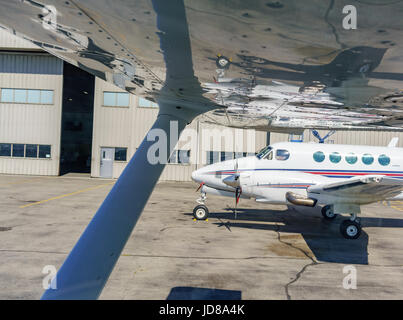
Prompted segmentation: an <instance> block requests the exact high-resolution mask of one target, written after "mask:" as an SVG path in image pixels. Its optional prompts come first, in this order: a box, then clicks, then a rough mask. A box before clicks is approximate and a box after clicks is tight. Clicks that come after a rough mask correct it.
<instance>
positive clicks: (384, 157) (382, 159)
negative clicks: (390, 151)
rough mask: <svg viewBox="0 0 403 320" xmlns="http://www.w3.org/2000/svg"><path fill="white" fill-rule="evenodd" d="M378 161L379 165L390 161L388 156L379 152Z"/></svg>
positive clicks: (384, 164)
mask: <svg viewBox="0 0 403 320" xmlns="http://www.w3.org/2000/svg"><path fill="white" fill-rule="evenodd" d="M378 162H379V164H380V165H381V166H387V165H388V164H389V163H390V158H389V157H388V156H387V155H386V154H381V155H380V156H379V157H378Z"/></svg>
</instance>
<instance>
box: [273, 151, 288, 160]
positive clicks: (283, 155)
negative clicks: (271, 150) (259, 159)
mask: <svg viewBox="0 0 403 320" xmlns="http://www.w3.org/2000/svg"><path fill="white" fill-rule="evenodd" d="M289 157H290V153H289V152H288V151H287V150H283V149H278V150H277V151H276V159H277V160H281V161H284V160H287V159H288V158H289Z"/></svg>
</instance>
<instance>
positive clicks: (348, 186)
mask: <svg viewBox="0 0 403 320" xmlns="http://www.w3.org/2000/svg"><path fill="white" fill-rule="evenodd" d="M307 191H308V193H311V194H327V195H330V196H333V197H338V198H344V199H348V198H353V199H354V200H355V201H356V200H357V199H358V200H359V199H371V200H372V202H373V201H378V200H384V199H388V198H393V197H394V196H397V195H398V194H400V193H401V192H402V191H403V180H401V179H396V178H389V177H387V176H380V175H366V176H361V177H356V178H351V179H348V180H344V181H341V182H332V183H328V184H318V185H314V186H311V187H309V188H308V189H307Z"/></svg>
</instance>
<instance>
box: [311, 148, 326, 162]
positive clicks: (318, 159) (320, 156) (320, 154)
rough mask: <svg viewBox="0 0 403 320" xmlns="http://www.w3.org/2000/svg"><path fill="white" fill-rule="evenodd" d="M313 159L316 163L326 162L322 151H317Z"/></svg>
mask: <svg viewBox="0 0 403 320" xmlns="http://www.w3.org/2000/svg"><path fill="white" fill-rule="evenodd" d="M313 159H314V160H315V161H316V162H322V161H323V160H325V154H324V153H323V152H322V151H317V152H315V153H314V154H313Z"/></svg>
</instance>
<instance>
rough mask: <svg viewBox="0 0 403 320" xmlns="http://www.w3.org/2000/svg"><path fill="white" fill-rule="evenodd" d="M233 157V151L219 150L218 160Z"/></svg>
mask: <svg viewBox="0 0 403 320" xmlns="http://www.w3.org/2000/svg"><path fill="white" fill-rule="evenodd" d="M232 159H234V152H226V151H221V152H220V161H226V160H232Z"/></svg>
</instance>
